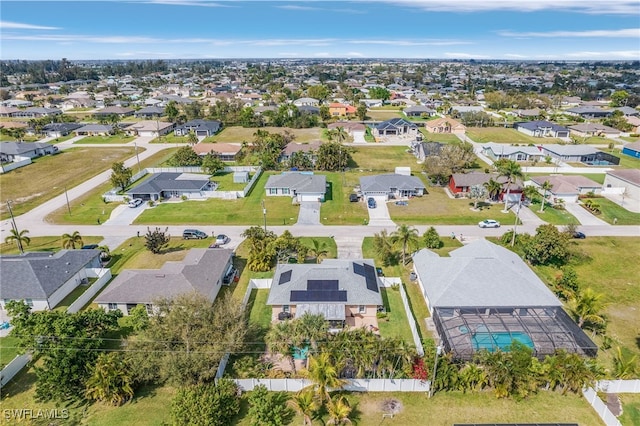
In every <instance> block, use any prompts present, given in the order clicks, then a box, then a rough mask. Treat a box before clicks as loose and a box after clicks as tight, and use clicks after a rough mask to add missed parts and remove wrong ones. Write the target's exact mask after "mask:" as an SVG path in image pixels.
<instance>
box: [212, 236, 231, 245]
mask: <svg viewBox="0 0 640 426" xmlns="http://www.w3.org/2000/svg"><path fill="white" fill-rule="evenodd" d="M229 241H231V238H229V237H227V236H226V235H224V234H220V235H218V236H217V237H216V244H218V245H220V246H222V245H225V244H227V243H228V242H229Z"/></svg>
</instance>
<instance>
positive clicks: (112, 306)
mask: <svg viewBox="0 0 640 426" xmlns="http://www.w3.org/2000/svg"><path fill="white" fill-rule="evenodd" d="M116 309H118V304H117V303H109V310H110V311H115V310H116Z"/></svg>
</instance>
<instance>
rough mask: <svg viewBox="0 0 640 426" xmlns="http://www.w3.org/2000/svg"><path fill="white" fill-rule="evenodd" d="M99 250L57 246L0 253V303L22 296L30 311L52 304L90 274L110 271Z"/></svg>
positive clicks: (86, 279)
mask: <svg viewBox="0 0 640 426" xmlns="http://www.w3.org/2000/svg"><path fill="white" fill-rule="evenodd" d="M100 253H101V252H100V250H60V251H59V252H56V253H51V252H32V253H25V254H23V255H4V256H0V270H1V271H2V280H0V294H1V295H2V300H0V304H1V306H2V308H3V309H4V308H5V307H6V303H7V302H8V301H10V300H24V301H25V302H26V303H27V305H29V306H30V307H31V309H32V310H33V311H44V310H47V309H53V308H55V307H56V306H57V305H58V304H59V303H60V302H61V301H62V300H63V299H64V298H65V297H67V295H68V294H69V293H71V292H72V291H73V290H75V288H76V287H78V286H79V285H81V284H87V283H88V281H89V277H96V276H98V275H99V276H102V274H103V273H109V272H108V269H106V270H103V271H100V269H102V263H101V262H100Z"/></svg>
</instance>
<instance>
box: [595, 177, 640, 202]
mask: <svg viewBox="0 0 640 426" xmlns="http://www.w3.org/2000/svg"><path fill="white" fill-rule="evenodd" d="M603 187H604V189H603V192H604V193H609V194H611V193H613V194H618V195H621V194H624V197H625V202H628V203H635V205H636V206H637V205H640V170H638V169H620V170H610V171H608V172H607V174H606V175H605V177H604V184H603ZM627 200H628V201H627Z"/></svg>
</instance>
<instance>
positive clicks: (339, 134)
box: [334, 127, 349, 143]
mask: <svg viewBox="0 0 640 426" xmlns="http://www.w3.org/2000/svg"><path fill="white" fill-rule="evenodd" d="M334 137H335V139H336V140H337V141H338V142H340V143H342V142H344V141H346V140H347V138H348V137H349V134H348V133H347V131H346V130H345V129H344V127H336V128H335V130H334Z"/></svg>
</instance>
